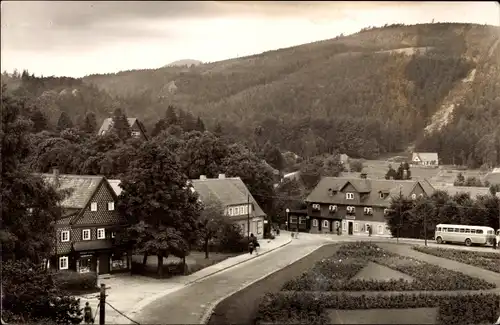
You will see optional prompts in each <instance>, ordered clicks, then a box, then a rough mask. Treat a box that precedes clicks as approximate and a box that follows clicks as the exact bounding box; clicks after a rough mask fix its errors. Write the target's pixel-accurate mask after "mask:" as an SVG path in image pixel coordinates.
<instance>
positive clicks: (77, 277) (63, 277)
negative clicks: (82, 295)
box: [53, 271, 97, 292]
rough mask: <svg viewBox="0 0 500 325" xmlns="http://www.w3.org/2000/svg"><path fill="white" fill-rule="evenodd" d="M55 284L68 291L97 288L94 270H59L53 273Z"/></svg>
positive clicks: (84, 290) (93, 289)
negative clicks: (83, 271)
mask: <svg viewBox="0 0 500 325" xmlns="http://www.w3.org/2000/svg"><path fill="white" fill-rule="evenodd" d="M53 277H54V281H55V283H56V284H57V286H58V287H59V288H60V289H62V290H66V291H69V292H82V291H83V292H86V291H95V290H97V274H96V273H95V272H87V273H78V272H74V271H61V272H57V273H54V275H53Z"/></svg>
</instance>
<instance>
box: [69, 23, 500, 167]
mask: <svg viewBox="0 0 500 325" xmlns="http://www.w3.org/2000/svg"><path fill="white" fill-rule="evenodd" d="M499 35H500V31H499V28H498V27H492V26H482V25H472V24H451V23H450V24H448V23H439V24H423V25H414V26H403V25H392V26H385V27H382V28H370V29H365V30H362V31H360V32H359V33H356V34H353V35H349V36H341V37H337V38H335V39H330V40H325V41H320V42H315V43H311V44H304V45H300V46H295V47H291V48H286V49H279V50H275V51H269V52H265V53H262V54H259V55H253V56H249V57H243V58H237V59H231V60H225V61H220V62H213V63H206V64H201V65H198V66H194V67H190V68H188V67H163V68H160V69H156V70H134V71H124V72H119V73H116V74H106V75H90V76H87V77H85V78H83V79H81V80H79V81H82V82H83V83H82V85H81V87H87V88H88V89H89V90H88V91H93V92H95V91H99V92H102V93H100V94H95V96H98V97H99V98H102V101H104V102H106V104H105V105H108V106H109V105H120V106H122V108H124V109H125V110H126V112H127V115H128V116H136V117H139V118H141V119H142V120H143V121H144V122H145V124H146V125H147V126H148V128H149V129H152V126H153V125H154V123H155V122H156V121H157V120H158V119H160V118H162V117H163V116H164V114H165V110H166V107H167V106H168V105H174V106H176V107H178V108H181V109H183V110H186V111H190V112H192V113H194V114H195V115H198V114H199V115H201V116H202V118H203V119H204V120H205V122H207V124H208V125H209V127H210V126H211V127H214V126H215V125H216V123H221V124H222V126H223V128H224V129H225V132H226V133H230V134H232V135H233V136H234V137H237V138H240V139H245V140H247V139H251V141H254V140H255V141H257V142H259V141H263V139H270V140H271V141H272V142H274V143H276V144H279V145H280V147H281V148H282V149H286V150H292V151H295V152H297V153H299V154H301V155H305V156H313V155H316V154H319V153H323V152H333V151H343V152H346V153H348V154H349V155H352V156H362V157H366V158H369V157H375V156H377V155H378V154H379V153H383V152H392V151H400V150H404V149H405V148H406V147H407V146H408V145H409V144H413V143H415V141H416V146H417V148H418V149H421V150H437V151H439V152H440V153H442V154H441V157H443V158H444V159H445V161H450V162H451V161H452V160H454V159H455V160H456V159H457V158H458V156H459V155H461V153H460V152H456V150H455V149H453V152H452V153H448V152H447V151H446V150H448V151H449V150H450V149H449V148H455V147H459V148H461V147H462V145H461V144H458V143H459V142H460V141H462V140H460V141H458V140H457V141H456V144H452V145H450V144H448V143H447V144H446V145H443V144H442V142H443V141H444V140H439V141H441V142H439V141H438V140H436V139H441V137H443V136H444V135H443V134H445V133H446V134H449V133H450V132H451V133H453V132H452V131H449V129H450V128H451V129H453V127H452V126H453V125H458V124H460V123H461V125H464V123H466V122H464V121H467V123H469V124H470V125H471V126H470V128H475V131H474V132H475V133H477V136H474V137H470V138H468V139H466V140H467V141H468V142H470V143H468V145H467V146H466V147H467V148H465V149H464V150H465V153H463V154H462V156H463V155H465V156H466V157H468V156H469V155H470V154H471V152H472V151H474V155H475V156H474V157H473V158H471V159H473V160H475V162H476V163H477V164H481V163H484V162H486V161H487V160H488V159H490V158H486V157H485V153H484V151H485V150H482V151H481V152H476V151H477V150H479V149H477V148H475V146H476V143H477V142H478V141H479V140H480V139H483V138H484V137H485V136H487V135H489V134H490V133H491V132H490V130H491V128H494V125H495V123H496V125H498V115H495V112H496V111H497V109H498V106H495V105H497V102H498V101H497V99H498V98H497V96H498V93H499V92H498V88H495V87H497V86H495V85H497V84H498V79H499V77H498V73H496V74H495V71H496V70H495V69H497V66H498V63H499V61H498V60H499V58H498V49H496V45H495V44H498V42H497V41H498V40H499ZM496 72H498V71H496ZM467 78H468V79H470V80H469V81H468V84H467V87H464V86H463V84H464V80H465V79H467ZM457 87H458V88H457ZM95 96H94V97H95ZM104 98H106V99H104ZM110 103H111V104H110ZM93 105H94V104H93ZM99 105H104V103H103V104H95V105H94V108H93V109H94V111H95V113H96V116H97V117H98V119H100V118H103V117H104V116H105V115H106V114H108V113H107V112H108V111H109V109H107V108H106V109H105V108H103V107H100V106H99ZM450 105H453V106H454V107H455V109H454V110H453V112H452V114H451V115H450V117H449V118H448V119H446V122H449V125H448V126H446V127H444V129H443V131H436V132H433V133H432V135H430V136H427V137H426V138H425V139H424V138H423V130H424V128H425V127H426V126H428V125H430V124H433V123H434V124H435V121H434V120H435V119H436V116H437V115H439V112H441V111H443V110H444V108H446V107H450ZM73 107H74V106H73ZM488 112H489V113H488ZM484 114H487V115H486V116H488V118H487V119H488V121H487V123H488V125H490V126H488V127H486V128H484V129H483V127H482V126H479V125H478V124H477V123H481V122H480V121H481V120H482V119H484V117H482V116H485V115H484ZM81 116H84V115H81ZM460 121H462V122H460ZM446 137H449V138H450V139H451V140H449V141H452V142H453V141H455V140H454V138H456V136H446ZM490 138H491V136H490ZM259 139H260V140H259ZM488 139H489V138H488ZM436 141H438V142H439V143H437V144H436ZM447 141H448V140H447ZM464 141H465V140H464ZM483 142H486V143H490V142H491V141H490V142H488V141H487V140H483ZM460 143H461V142H460ZM490 147H491V145H490ZM476 149H477V150H476ZM476 156H477V157H476ZM490 160H491V159H490ZM496 163H498V162H496Z"/></svg>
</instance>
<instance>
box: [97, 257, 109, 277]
mask: <svg viewBox="0 0 500 325" xmlns="http://www.w3.org/2000/svg"><path fill="white" fill-rule="evenodd" d="M98 265H99V269H98V270H97V274H108V273H109V255H108V254H100V255H99V264H98Z"/></svg>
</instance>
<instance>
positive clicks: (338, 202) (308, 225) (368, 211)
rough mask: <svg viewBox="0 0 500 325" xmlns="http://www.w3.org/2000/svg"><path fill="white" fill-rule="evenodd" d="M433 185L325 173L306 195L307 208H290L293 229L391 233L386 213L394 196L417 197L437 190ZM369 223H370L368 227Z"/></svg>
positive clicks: (387, 234)
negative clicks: (345, 176)
mask: <svg viewBox="0 0 500 325" xmlns="http://www.w3.org/2000/svg"><path fill="white" fill-rule="evenodd" d="M434 191H435V190H434V188H433V187H432V185H431V184H430V183H429V182H427V181H426V180H424V181H416V180H385V179H384V180H382V179H363V178H342V177H323V178H322V179H321V181H320V182H319V183H318V185H317V186H316V187H315V188H314V190H313V191H312V192H311V194H309V196H308V197H307V199H306V204H307V210H302V211H289V213H288V225H289V229H290V230H292V231H295V230H298V231H303V232H311V233H337V229H338V227H340V228H339V229H340V230H341V233H342V234H347V235H357V234H368V228H369V227H371V229H372V235H374V236H377V235H378V236H390V235H391V233H390V231H389V229H388V227H387V222H386V217H385V215H386V213H387V209H388V208H389V207H390V204H391V198H392V197H397V196H399V195H400V194H401V195H402V196H404V197H408V198H412V199H414V200H415V199H417V198H418V197H421V196H426V197H428V196H430V195H432V193H434ZM368 226H369V227H368Z"/></svg>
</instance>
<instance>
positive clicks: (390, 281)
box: [257, 243, 500, 324]
mask: <svg viewBox="0 0 500 325" xmlns="http://www.w3.org/2000/svg"><path fill="white" fill-rule="evenodd" d="M494 288H495V285H494V284H491V283H489V282H486V281H485V280H482V279H479V278H474V277H471V276H468V275H465V274H462V273H459V272H456V271H452V270H448V269H444V268H441V267H439V266H436V265H432V264H428V263H425V262H422V261H419V260H416V259H413V258H409V257H404V256H400V255H397V254H394V253H392V252H389V251H386V250H384V249H382V248H380V247H378V246H376V245H374V244H371V243H349V244H344V245H342V246H340V247H339V249H338V250H337V251H336V252H335V254H334V255H333V256H331V257H329V258H324V259H321V260H319V261H318V262H316V263H315V264H314V266H313V267H312V268H311V269H309V270H308V271H306V272H304V273H303V274H301V275H299V276H297V277H296V278H295V279H292V280H290V281H288V282H286V283H285V284H284V286H283V288H282V290H281V291H280V292H277V293H269V294H267V295H266V296H265V297H264V299H263V300H262V301H261V304H260V306H259V311H258V315H257V323H260V324H275V323H307V324H328V323H366V324H373V323H385V324H387V323H392V322H394V323H395V324H415V323H428V324H472V323H474V324H479V323H482V324H492V323H494V322H495V321H496V319H497V318H498V312H499V303H500V296H498V295H497V294H496V293H493V292H488V291H482V292H479V290H488V289H494ZM458 290H460V291H458ZM475 290H477V291H475ZM417 291H418V292H417Z"/></svg>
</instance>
